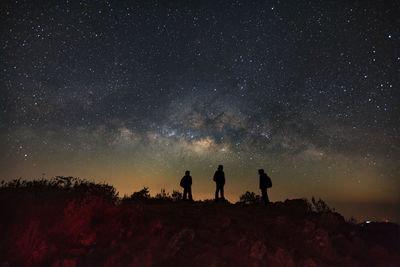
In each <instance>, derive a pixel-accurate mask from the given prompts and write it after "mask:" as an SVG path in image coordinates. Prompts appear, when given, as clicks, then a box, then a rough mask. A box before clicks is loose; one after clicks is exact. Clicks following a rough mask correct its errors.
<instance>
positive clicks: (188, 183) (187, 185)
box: [180, 171, 193, 200]
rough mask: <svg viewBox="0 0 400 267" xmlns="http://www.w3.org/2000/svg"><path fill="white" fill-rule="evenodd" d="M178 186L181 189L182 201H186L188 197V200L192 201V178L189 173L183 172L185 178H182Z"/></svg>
mask: <svg viewBox="0 0 400 267" xmlns="http://www.w3.org/2000/svg"><path fill="white" fill-rule="evenodd" d="M180 185H181V186H182V187H183V200H186V198H187V196H188V195H189V200H193V199H192V176H190V171H185V176H183V177H182V179H181V183H180Z"/></svg>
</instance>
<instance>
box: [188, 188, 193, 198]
mask: <svg viewBox="0 0 400 267" xmlns="http://www.w3.org/2000/svg"><path fill="white" fill-rule="evenodd" d="M188 193H189V200H193V198H192V188H191V187H189V188H188Z"/></svg>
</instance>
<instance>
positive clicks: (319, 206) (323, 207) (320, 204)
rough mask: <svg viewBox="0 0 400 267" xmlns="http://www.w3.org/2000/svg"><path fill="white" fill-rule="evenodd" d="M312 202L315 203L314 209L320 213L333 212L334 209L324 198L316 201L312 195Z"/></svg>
mask: <svg viewBox="0 0 400 267" xmlns="http://www.w3.org/2000/svg"><path fill="white" fill-rule="evenodd" d="M311 203H312V205H313V209H314V211H316V212H318V213H323V212H332V209H331V208H330V207H329V206H328V205H327V204H326V203H325V201H323V200H322V199H318V201H316V200H315V198H314V197H312V198H311Z"/></svg>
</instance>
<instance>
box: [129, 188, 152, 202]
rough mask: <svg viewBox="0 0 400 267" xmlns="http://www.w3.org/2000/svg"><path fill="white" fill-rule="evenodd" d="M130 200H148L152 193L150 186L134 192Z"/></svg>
mask: <svg viewBox="0 0 400 267" xmlns="http://www.w3.org/2000/svg"><path fill="white" fill-rule="evenodd" d="M129 199H130V200H146V199H150V193H149V188H148V187H143V189H142V190H140V191H137V192H134V193H133V194H132V195H131V196H130V197H129Z"/></svg>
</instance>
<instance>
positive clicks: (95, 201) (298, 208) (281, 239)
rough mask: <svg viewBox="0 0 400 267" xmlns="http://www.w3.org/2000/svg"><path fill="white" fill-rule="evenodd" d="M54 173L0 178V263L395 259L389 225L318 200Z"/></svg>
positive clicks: (374, 262) (383, 262)
mask: <svg viewBox="0 0 400 267" xmlns="http://www.w3.org/2000/svg"><path fill="white" fill-rule="evenodd" d="M180 197H181V194H180V193H179V192H176V191H174V192H173V193H172V194H171V195H169V194H168V193H166V192H165V191H161V193H160V194H157V195H156V197H153V198H152V197H150V195H149V192H148V189H147V188H144V189H143V190H141V191H139V192H135V193H133V194H132V195H131V196H129V197H124V198H119V197H118V195H117V193H116V191H115V189H114V188H113V187H112V186H109V185H107V184H98V183H92V182H88V181H83V180H79V179H75V178H72V177H57V178H55V179H52V180H39V181H30V182H27V181H21V180H15V181H12V182H10V183H2V185H1V187H0V209H1V210H0V212H1V214H2V216H1V219H0V231H1V237H2V238H1V241H0V242H1V244H0V250H1V254H0V265H1V266H191V265H192V266H399V265H400V260H399V254H398V251H399V249H400V245H399V242H400V241H399V239H398V236H399V227H398V226H397V225H395V224H390V223H383V224H376V223H375V224H374V223H372V224H361V225H357V224H353V223H349V222H346V221H345V220H344V219H343V217H342V216H341V215H340V214H338V213H335V212H332V211H331V209H330V208H329V207H328V206H327V205H326V204H325V203H324V202H323V201H321V200H319V201H315V200H313V201H312V202H311V203H309V202H307V201H306V200H302V199H296V200H286V201H285V202H276V203H273V204H271V205H268V206H265V205H263V204H260V201H259V197H257V195H255V194H254V193H251V192H246V193H245V194H244V195H242V197H241V201H240V202H239V203H236V204H230V203H213V202H211V201H203V202H185V201H181V200H180Z"/></svg>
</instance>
